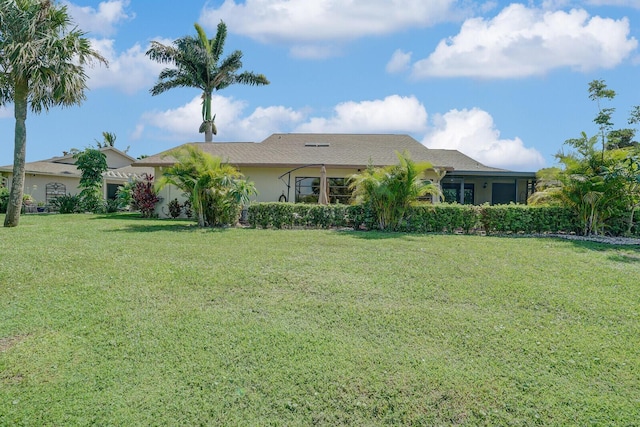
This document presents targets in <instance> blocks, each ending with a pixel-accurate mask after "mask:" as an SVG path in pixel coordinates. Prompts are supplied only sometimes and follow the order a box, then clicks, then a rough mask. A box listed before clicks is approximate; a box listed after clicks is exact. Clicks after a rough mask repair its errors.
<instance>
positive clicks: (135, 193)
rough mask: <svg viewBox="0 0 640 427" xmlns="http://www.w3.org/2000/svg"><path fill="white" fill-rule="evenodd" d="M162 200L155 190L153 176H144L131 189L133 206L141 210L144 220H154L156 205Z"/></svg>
mask: <svg viewBox="0 0 640 427" xmlns="http://www.w3.org/2000/svg"><path fill="white" fill-rule="evenodd" d="M159 201H160V198H159V197H158V195H157V194H156V192H155V189H154V188H153V175H149V174H146V173H145V174H143V175H142V178H141V179H140V180H138V181H136V182H135V183H133V186H132V188H131V205H132V207H133V208H134V209H136V210H139V211H140V214H142V217H143V218H153V217H155V216H156V213H155V211H156V204H157V203H158V202H159Z"/></svg>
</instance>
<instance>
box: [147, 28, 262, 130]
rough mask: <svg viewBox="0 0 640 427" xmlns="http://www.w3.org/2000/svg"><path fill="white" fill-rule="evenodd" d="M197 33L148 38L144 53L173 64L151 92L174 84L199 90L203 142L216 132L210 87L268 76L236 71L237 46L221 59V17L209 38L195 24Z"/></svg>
mask: <svg viewBox="0 0 640 427" xmlns="http://www.w3.org/2000/svg"><path fill="white" fill-rule="evenodd" d="M194 26H195V29H196V32H197V33H198V34H197V36H196V37H193V36H185V37H181V38H179V39H177V40H176V41H175V42H174V43H173V45H169V46H167V45H163V44H162V43H158V42H156V41H152V42H151V47H150V48H149V50H148V51H147V53H146V54H147V56H149V58H151V59H153V60H154V61H158V62H160V63H164V64H173V65H174V66H175V68H165V69H164V70H162V71H161V72H160V75H159V76H158V82H157V83H156V84H155V86H153V87H152V88H151V94H152V95H154V96H155V95H159V94H161V93H163V92H165V91H167V90H169V89H173V88H176V87H194V88H198V89H200V90H202V124H201V125H200V133H203V132H204V140H205V142H212V141H213V134H214V133H217V131H216V128H215V124H214V120H215V116H213V117H212V115H211V114H212V111H211V96H212V94H213V91H214V90H216V91H218V90H221V89H224V88H226V87H228V86H230V85H232V84H235V83H240V84H246V85H251V86H257V85H268V84H269V80H267V78H266V77H265V76H264V75H262V74H255V73H253V72H250V71H244V72H242V73H238V71H239V70H240V69H241V68H242V52H241V51H239V50H236V51H234V52H232V53H231V54H230V55H229V56H227V57H226V58H225V59H223V60H222V61H221V60H220V57H221V56H222V51H223V49H224V43H225V40H226V38H227V26H226V25H225V23H224V22H222V21H220V23H219V24H218V31H217V32H216V37H215V38H213V39H208V38H207V35H206V34H205V32H204V30H203V29H202V27H201V26H200V25H198V24H197V23H196V24H194Z"/></svg>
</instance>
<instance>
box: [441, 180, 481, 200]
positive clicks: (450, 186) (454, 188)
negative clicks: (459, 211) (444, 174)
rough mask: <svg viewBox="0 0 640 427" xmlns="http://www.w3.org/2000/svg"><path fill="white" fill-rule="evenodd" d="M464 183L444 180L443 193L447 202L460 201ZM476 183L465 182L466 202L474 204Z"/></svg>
mask: <svg viewBox="0 0 640 427" xmlns="http://www.w3.org/2000/svg"><path fill="white" fill-rule="evenodd" d="M461 187H462V185H461V183H459V182H447V183H445V182H443V183H442V193H443V194H444V201H445V202H447V203H460V191H462V188H461ZM474 191H475V188H474V185H473V184H464V204H465V205H472V204H473V202H474V196H475V195H474Z"/></svg>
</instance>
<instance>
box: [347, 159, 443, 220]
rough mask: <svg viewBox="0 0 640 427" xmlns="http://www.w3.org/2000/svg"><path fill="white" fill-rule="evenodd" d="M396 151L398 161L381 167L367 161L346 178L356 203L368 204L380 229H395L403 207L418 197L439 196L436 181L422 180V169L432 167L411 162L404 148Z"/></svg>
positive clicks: (427, 164) (403, 210)
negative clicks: (364, 167) (363, 167)
mask: <svg viewBox="0 0 640 427" xmlns="http://www.w3.org/2000/svg"><path fill="white" fill-rule="evenodd" d="M396 154H397V156H398V160H399V164H397V165H391V166H387V167H384V168H374V167H373V166H371V165H370V166H369V167H368V168H367V169H366V170H365V171H364V172H362V173H359V174H355V175H352V176H351V177H350V179H349V181H350V183H349V188H350V189H351V190H352V191H353V197H354V198H355V200H356V203H362V204H368V205H370V206H371V208H372V209H373V211H374V213H375V215H376V218H377V221H378V227H379V228H380V229H381V230H388V229H391V230H395V229H397V228H398V227H399V226H400V225H401V224H402V221H403V219H404V215H405V212H406V210H407V208H408V207H409V206H410V205H411V203H413V202H415V201H416V200H418V199H419V198H420V197H423V196H425V195H427V194H431V195H432V196H434V197H441V196H442V192H441V191H440V188H439V187H438V186H437V185H434V184H433V183H431V182H430V181H426V180H425V176H424V175H425V172H426V171H427V170H430V169H433V166H432V165H431V164H430V163H428V162H422V163H415V162H413V161H412V160H411V159H410V157H409V154H408V153H406V152H405V153H402V154H400V153H396Z"/></svg>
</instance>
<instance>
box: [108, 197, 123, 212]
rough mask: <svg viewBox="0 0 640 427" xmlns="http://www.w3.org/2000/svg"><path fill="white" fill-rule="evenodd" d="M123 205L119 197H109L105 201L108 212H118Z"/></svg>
mask: <svg viewBox="0 0 640 427" xmlns="http://www.w3.org/2000/svg"><path fill="white" fill-rule="evenodd" d="M121 207H122V206H121V204H120V200H118V199H107V200H105V201H104V211H105V212H106V213H114V212H118V211H119V210H120V209H121Z"/></svg>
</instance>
